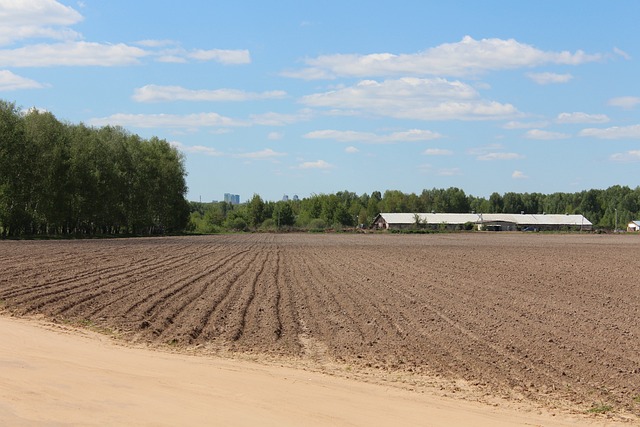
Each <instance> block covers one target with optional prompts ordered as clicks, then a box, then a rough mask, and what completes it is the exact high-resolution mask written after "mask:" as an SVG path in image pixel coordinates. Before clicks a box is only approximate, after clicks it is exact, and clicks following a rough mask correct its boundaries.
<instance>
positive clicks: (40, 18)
mask: <svg viewBox="0 0 640 427" xmlns="http://www.w3.org/2000/svg"><path fill="white" fill-rule="evenodd" d="M80 21H82V15H80V13H78V12H77V11H76V10H74V9H73V8H71V7H68V6H65V5H63V4H61V3H59V2H57V1H54V0H29V1H11V0H2V1H0V22H2V25H0V45H8V44H11V43H13V42H15V41H18V40H24V39H30V38H47V39H55V40H74V39H78V38H79V37H80V35H79V34H78V33H76V32H75V31H72V30H70V29H68V28H65V27H66V26H69V25H73V24H76V23H78V22H80Z"/></svg>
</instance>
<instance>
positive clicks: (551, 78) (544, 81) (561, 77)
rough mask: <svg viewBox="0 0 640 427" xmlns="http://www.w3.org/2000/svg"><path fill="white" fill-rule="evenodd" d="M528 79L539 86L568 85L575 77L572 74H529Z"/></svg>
mask: <svg viewBox="0 0 640 427" xmlns="http://www.w3.org/2000/svg"><path fill="white" fill-rule="evenodd" d="M527 77H529V78H530V79H531V80H533V81H534V82H536V83H538V84H539V85H548V84H554V83H555V84H557V83H568V82H569V81H571V79H573V76H572V75H571V74H556V73H527Z"/></svg>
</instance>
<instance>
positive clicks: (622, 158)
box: [609, 150, 640, 163]
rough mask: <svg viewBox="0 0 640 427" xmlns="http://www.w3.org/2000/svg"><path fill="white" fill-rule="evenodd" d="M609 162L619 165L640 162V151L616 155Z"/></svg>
mask: <svg viewBox="0 0 640 427" xmlns="http://www.w3.org/2000/svg"><path fill="white" fill-rule="evenodd" d="M609 160H611V161H613V162H618V163H635V162H640V150H630V151H627V152H626V153H615V154H612V155H611V156H610V157H609Z"/></svg>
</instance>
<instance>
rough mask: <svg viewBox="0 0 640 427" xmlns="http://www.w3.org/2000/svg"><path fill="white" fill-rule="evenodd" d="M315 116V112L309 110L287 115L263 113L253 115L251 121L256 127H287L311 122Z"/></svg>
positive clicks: (250, 117)
mask: <svg viewBox="0 0 640 427" xmlns="http://www.w3.org/2000/svg"><path fill="white" fill-rule="evenodd" d="M312 116H313V112H312V111H311V110H308V109H303V110H301V111H298V112H297V113H292V114H285V113H275V112H269V113H262V114H251V115H250V116H249V121H250V122H251V123H253V124H256V125H261V126H285V125H290V124H293V123H298V122H303V121H307V120H310V119H311V118H312Z"/></svg>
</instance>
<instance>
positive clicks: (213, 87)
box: [0, 0, 640, 201]
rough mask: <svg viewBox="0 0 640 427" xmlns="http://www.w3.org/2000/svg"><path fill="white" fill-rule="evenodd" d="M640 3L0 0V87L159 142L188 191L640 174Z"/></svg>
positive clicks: (27, 103) (479, 189)
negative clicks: (174, 151)
mask: <svg viewBox="0 0 640 427" xmlns="http://www.w3.org/2000/svg"><path fill="white" fill-rule="evenodd" d="M638 16H640V2H638V1H636V0H620V1H584V2H559V1H547V0H536V1H491V0H489V1H482V2H479V1H476V0H474V1H446V2H445V1H427V0H422V1H396V2H386V1H385V2H383V1H371V0H369V1H350V2H345V1H333V0H326V1H322V2H310V1H300V0H298V1H286V0H285V1H272V2H266V1H235V2H219V1H205V0H198V1H182V2H178V1H167V0H154V1H146V0H136V1H130V0H127V1H124V0H109V1H104V0H100V1H99V0H83V1H75V0H74V1H53V0H24V1H12V0H0V22H1V25H0V98H2V99H5V100H8V101H14V102H16V104H17V105H18V106H20V107H22V108H25V109H28V108H31V107H35V108H38V109H42V110H47V111H51V112H53V113H54V114H55V115H56V116H57V117H58V119H60V120H64V121H68V122H71V123H80V122H83V123H85V124H88V125H93V126H104V125H118V126H123V127H124V128H126V129H127V130H129V131H131V132H133V133H136V134H139V135H141V136H143V137H151V136H158V137H160V138H163V139H166V140H167V141H169V142H171V143H172V144H173V145H174V146H175V147H177V148H178V149H179V150H181V151H182V152H183V153H184V155H185V164H186V168H187V171H188V176H187V184H188V186H189V192H188V198H189V199H190V200H199V199H202V201H211V200H221V199H222V198H223V194H224V193H235V194H240V196H241V199H242V200H246V199H248V198H250V197H251V196H252V195H253V194H254V193H258V194H260V195H261V196H262V197H263V198H265V199H267V200H279V199H281V198H282V195H283V194H288V195H289V196H290V197H292V196H293V195H294V194H297V195H298V196H299V197H307V196H309V195H311V194H314V193H316V194H320V193H333V192H336V191H341V190H349V191H354V192H356V193H358V194H360V193H363V192H367V193H371V192H372V191H375V190H379V191H382V192H384V191H385V190H387V189H394V190H401V191H403V192H406V193H409V192H417V193H419V192H420V191H421V190H422V189H424V188H434V187H435V188H447V187H459V188H462V189H463V190H464V191H465V192H466V193H467V194H472V195H475V196H485V197H488V196H489V195H490V194H491V193H492V192H494V191H497V192H499V193H504V192H508V191H515V192H522V193H524V192H541V193H553V192H557V191H562V192H577V191H581V190H586V189H591V188H607V187H609V186H611V185H615V184H620V185H628V186H631V187H636V186H637V185H640V180H639V178H640V114H639V112H640V83H639V82H638V78H639V76H640V66H639V63H638V59H639V58H640V43H638V40H640V26H638V23H637V19H638Z"/></svg>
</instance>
